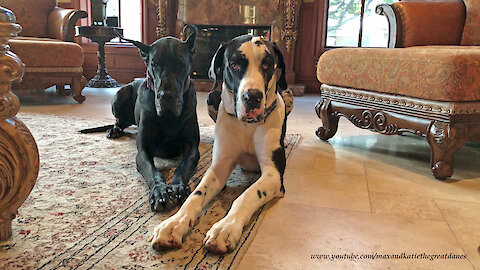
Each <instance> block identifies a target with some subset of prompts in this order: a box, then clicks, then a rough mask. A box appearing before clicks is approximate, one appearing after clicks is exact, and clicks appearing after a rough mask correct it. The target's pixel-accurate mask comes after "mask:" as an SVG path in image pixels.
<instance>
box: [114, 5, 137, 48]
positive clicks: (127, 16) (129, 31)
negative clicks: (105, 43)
mask: <svg viewBox="0 0 480 270" xmlns="http://www.w3.org/2000/svg"><path fill="white" fill-rule="evenodd" d="M107 24H108V25H109V26H117V25H118V26H119V27H121V28H123V36H124V37H126V38H129V39H133V40H139V41H141V40H142V0H109V1H108V3H107ZM112 42H121V41H120V40H119V39H118V38H117V39H113V40H112Z"/></svg>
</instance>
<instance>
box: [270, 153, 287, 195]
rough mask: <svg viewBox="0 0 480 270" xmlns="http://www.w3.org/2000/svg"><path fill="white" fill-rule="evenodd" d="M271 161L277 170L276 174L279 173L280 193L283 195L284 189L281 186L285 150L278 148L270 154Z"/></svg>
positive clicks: (284, 164)
mask: <svg viewBox="0 0 480 270" xmlns="http://www.w3.org/2000/svg"><path fill="white" fill-rule="evenodd" d="M272 161H273V164H275V168H277V170H278V172H279V173H280V182H281V187H280V191H281V192H283V193H285V187H284V186H283V174H284V173H285V166H286V160H285V149H284V148H283V147H279V148H277V149H275V150H273V152H272Z"/></svg>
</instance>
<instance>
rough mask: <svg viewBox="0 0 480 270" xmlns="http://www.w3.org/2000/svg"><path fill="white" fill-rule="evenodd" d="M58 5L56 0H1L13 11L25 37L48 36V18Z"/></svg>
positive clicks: (3, 4) (1, 3)
mask: <svg viewBox="0 0 480 270" xmlns="http://www.w3.org/2000/svg"><path fill="white" fill-rule="evenodd" d="M56 5H57V1H56V0H0V6H2V7H5V8H8V9H10V10H11V11H13V13H14V14H15V16H16V17H17V23H18V24H20V25H21V26H22V28H23V29H22V32H21V33H20V35H21V36H25V37H48V30H47V19H48V15H49V14H50V12H51V11H52V10H53V9H54V8H55V6H56Z"/></svg>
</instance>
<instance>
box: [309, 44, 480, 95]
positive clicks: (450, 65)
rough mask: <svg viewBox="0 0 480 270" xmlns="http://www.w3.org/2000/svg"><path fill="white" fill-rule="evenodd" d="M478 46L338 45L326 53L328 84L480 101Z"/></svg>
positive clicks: (323, 67)
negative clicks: (360, 46)
mask: <svg viewBox="0 0 480 270" xmlns="http://www.w3.org/2000/svg"><path fill="white" fill-rule="evenodd" d="M479 67H480V46H416V47H409V48H398V49H369V48H341V49H333V50H329V51H327V52H326V53H324V54H323V55H322V56H321V57H320V60H319V61H318V66H317V77H318V80H320V82H322V83H324V84H328V85H334V86H341V87H347V88H355V89H363V90H372V91H376V92H383V93H391V94H397V95H403V96H409V97H417V98H422V99H428V100H439V101H480V68H479Z"/></svg>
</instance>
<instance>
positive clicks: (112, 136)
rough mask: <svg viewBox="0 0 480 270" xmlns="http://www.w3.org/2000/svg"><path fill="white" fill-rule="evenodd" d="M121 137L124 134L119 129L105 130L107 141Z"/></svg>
mask: <svg viewBox="0 0 480 270" xmlns="http://www.w3.org/2000/svg"><path fill="white" fill-rule="evenodd" d="M123 135H125V133H124V132H123V130H121V129H120V128H119V127H113V128H110V129H108V130H107V138H109V139H116V138H120V137H122V136H123Z"/></svg>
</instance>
